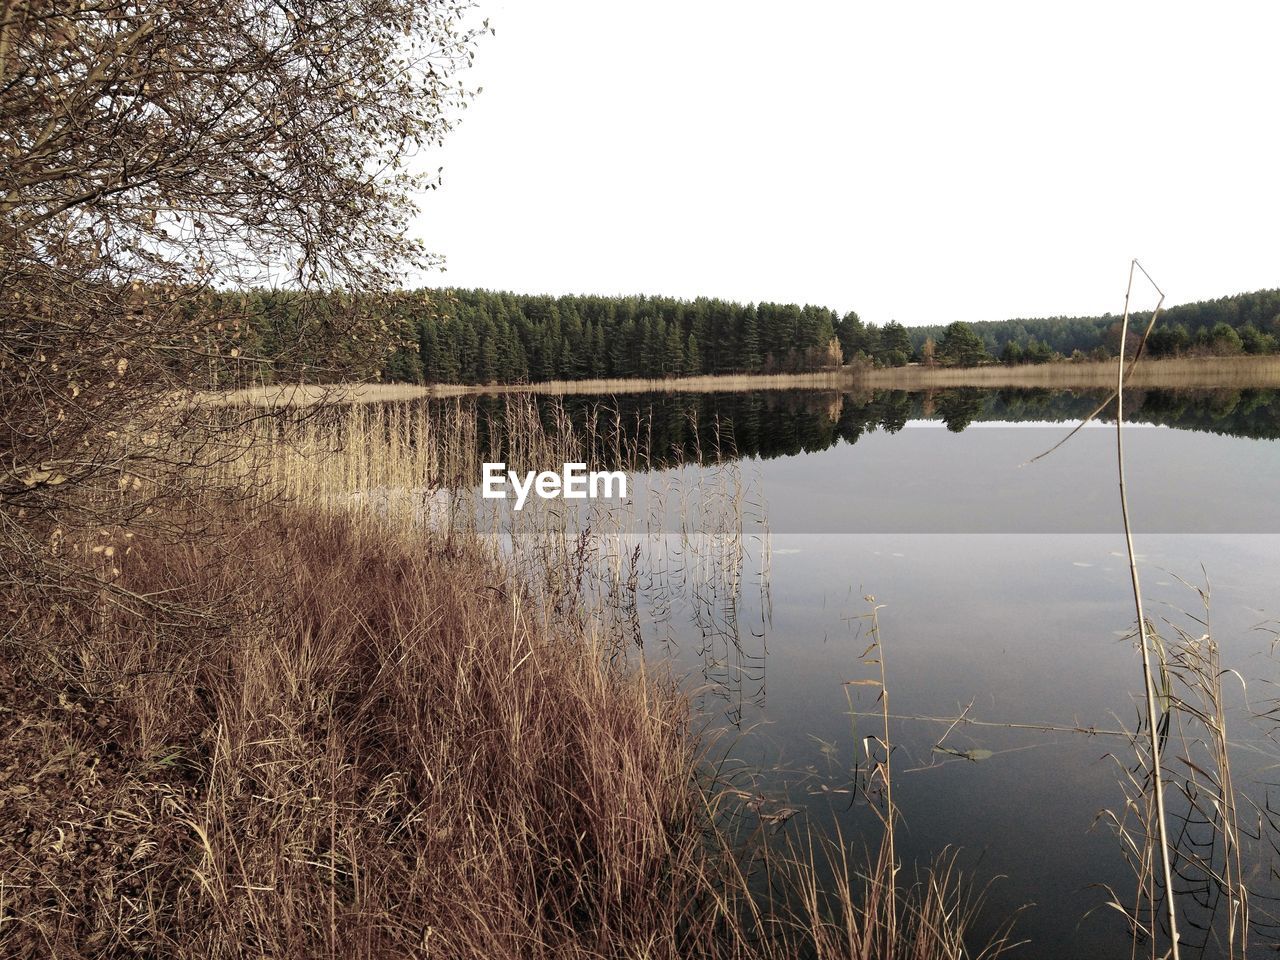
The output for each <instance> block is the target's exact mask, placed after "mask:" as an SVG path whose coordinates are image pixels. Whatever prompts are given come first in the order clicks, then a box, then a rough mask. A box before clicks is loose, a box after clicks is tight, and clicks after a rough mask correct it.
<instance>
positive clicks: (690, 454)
mask: <svg viewBox="0 0 1280 960" xmlns="http://www.w3.org/2000/svg"><path fill="white" fill-rule="evenodd" d="M1106 397H1107V393H1106V392H1098V391H1088V390H1081V391H1057V390H1048V389H1034V390H1033V389H1003V390H986V389H980V388H976V387H961V388H955V389H947V390H934V391H926V392H920V393H908V392H907V391H903V390H882V391H875V392H870V393H862V394H859V393H840V392H835V391H830V392H827V391H804V390H795V391H762V392H757V393H710V394H694V393H674V394H631V395H620V396H617V397H610V398H607V399H601V398H600V397H585V396H583V397H578V396H567V397H556V398H546V397H539V398H537V404H538V410H539V414H540V416H541V418H542V421H543V425H544V427H545V428H546V429H548V430H555V429H559V428H560V425H559V424H558V422H557V421H558V418H561V417H563V416H565V415H567V416H568V418H569V419H570V421H571V422H572V424H573V426H574V427H575V428H576V430H577V432H578V434H579V435H580V436H581V437H583V438H585V439H587V440H589V441H590V450H589V453H590V457H591V462H592V463H595V464H606V465H607V464H609V462H610V460H616V459H617V456H616V454H617V451H618V450H619V448H620V444H619V441H618V438H617V436H616V435H615V434H616V432H617V431H618V430H621V431H622V432H623V433H625V434H626V440H627V443H625V444H622V445H621V446H624V447H625V448H626V449H627V450H628V451H633V452H634V453H635V455H636V457H637V460H638V462H640V463H641V464H642V465H643V466H645V467H651V468H662V467H670V466H675V465H678V464H682V463H704V464H706V463H712V462H722V461H723V460H725V459H733V458H742V457H755V458H760V459H764V460H769V459H774V458H777V457H787V456H796V455H799V454H803V453H814V452H817V451H819V450H825V449H827V448H829V447H832V446H835V445H837V444H839V443H841V442H843V443H847V444H854V443H857V442H858V440H859V439H860V438H861V437H863V436H864V435H866V434H869V433H875V432H882V433H887V434H895V433H897V432H899V431H901V430H902V429H903V428H904V427H905V426H906V425H907V423H908V422H911V421H915V420H935V421H939V422H941V423H942V424H944V425H945V426H946V428H947V429H948V430H950V431H951V432H954V433H959V432H962V431H964V430H966V429H967V428H969V427H970V426H972V425H973V424H975V423H984V422H997V421H998V422H1005V423H1028V422H1036V423H1066V422H1069V421H1077V420H1080V419H1083V418H1084V417H1086V416H1088V415H1089V414H1090V413H1092V412H1093V411H1094V410H1095V409H1096V408H1097V407H1098V405H1099V404H1100V403H1101V402H1102V401H1103V400H1105V399H1106ZM467 402H474V403H475V405H476V409H477V412H478V413H479V414H480V415H481V432H480V441H481V444H482V448H483V450H484V452H485V455H486V456H487V457H488V458H490V459H495V460H509V459H510V458H509V457H508V456H506V451H505V450H504V449H503V442H502V440H501V438H502V437H503V436H505V435H506V431H504V430H503V429H502V423H503V420H504V417H505V416H506V410H507V400H506V399H505V398H503V397H481V398H477V399H475V400H473V401H467ZM1125 412H1126V420H1128V421H1132V422H1135V423H1149V424H1156V425H1161V426H1168V427H1173V428H1176V429H1179V430H1191V431H1198V432H1205V433H1213V434H1219V435H1224V436H1233V437H1248V438H1252V439H1267V440H1273V439H1277V438H1280V391H1277V390H1273V389H1244V390H1240V389H1236V390H1223V391H1206V390H1191V391H1186V390H1168V389H1149V390H1134V391H1131V392H1129V393H1128V394H1127V396H1126V401H1125ZM1099 419H1100V420H1102V421H1110V422H1113V414H1112V413H1109V412H1108V411H1107V410H1104V411H1103V413H1102V414H1101V416H1100V417H1099ZM606 426H607V429H604V427H606Z"/></svg>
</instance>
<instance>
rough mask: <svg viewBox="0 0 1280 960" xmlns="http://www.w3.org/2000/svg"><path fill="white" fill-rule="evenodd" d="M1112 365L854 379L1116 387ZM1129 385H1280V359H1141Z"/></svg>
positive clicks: (896, 385)
mask: <svg viewBox="0 0 1280 960" xmlns="http://www.w3.org/2000/svg"><path fill="white" fill-rule="evenodd" d="M1115 369H1116V365H1115V362H1114V361H1111V360H1105V361H1096V362H1095V361H1089V362H1083V363H1044V364H1032V365H1022V366H1012V367H1010V366H1004V365H1002V364H1001V365H992V366H987V367H921V366H913V367H884V368H881V369H868V370H866V371H864V372H862V373H860V374H859V375H858V376H857V377H856V382H857V384H858V385H859V386H866V387H872V388H875V389H892V390H928V389H933V388H936V387H1029V388H1030V387H1060V388H1064V389H1065V388H1076V387H1097V388H1099V389H1102V388H1106V389H1111V388H1113V387H1114V386H1115ZM1125 383H1126V384H1127V385H1128V386H1129V387H1172V388H1177V387H1182V388H1187V389H1191V388H1198V387H1199V388H1203V387H1246V386H1248V387H1274V386H1280V357H1274V356H1267V357H1195V358H1171V359H1165V360H1149V359H1143V360H1141V361H1139V362H1138V364H1137V365H1136V366H1135V367H1134V368H1133V372H1132V373H1131V374H1129V375H1128V376H1126V378H1125Z"/></svg>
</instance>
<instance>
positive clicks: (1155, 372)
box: [205, 356, 1280, 406]
mask: <svg viewBox="0 0 1280 960" xmlns="http://www.w3.org/2000/svg"><path fill="white" fill-rule="evenodd" d="M1115 377H1116V368H1115V363H1114V361H1088V362H1082V363H1046V364H1023V365H1018V366H1006V365H1003V364H993V365H990V366H983V367H924V366H919V365H915V366H908V367H879V368H877V367H844V368H842V369H839V370H824V371H818V372H814V373H779V374H759V375H754V374H735V375H729V376H704V377H668V378H665V379H660V380H643V379H636V380H553V381H549V382H546V383H532V384H487V385H481V386H465V385H462V384H432V385H427V386H418V385H415V384H408V383H387V384H337V385H331V386H320V385H307V386H296V385H287V386H269V387H255V388H251V389H245V390H235V391H231V392H228V393H221V394H210V395H207V396H206V397H205V399H206V400H207V401H211V402H219V403H224V402H230V403H236V404H254V405H263V406H276V405H304V404H310V403H315V402H317V401H322V400H331V399H341V400H342V401H344V402H352V401H356V402H370V403H379V402H385V401H392V400H412V399H415V398H418V397H455V396H466V395H473V394H521V393H532V394H545V395H549V396H562V395H566V394H580V395H582V394H585V395H609V394H620V393H716V392H749V391H758V390H860V389H875V390H911V391H919V390H931V389H936V388H945V387H1015V388H1016V387H1026V388H1041V387H1045V388H1055V387H1057V388H1062V389H1081V388H1083V389H1087V388H1091V387H1096V388H1097V389H1100V390H1101V389H1114V387H1115ZM1128 382H1129V385H1130V386H1131V387H1135V388H1142V387H1166V388H1173V389H1176V388H1179V387H1181V388H1187V389H1205V388H1214V387H1280V357H1274V356H1265V357H1249V356H1241V357H1195V358H1191V357H1184V358H1172V359H1165V360H1149V359H1148V360H1143V361H1141V362H1140V363H1139V364H1138V365H1137V367H1136V368H1135V369H1134V371H1133V374H1132V375H1131V376H1130V378H1129V381H1128Z"/></svg>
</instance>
